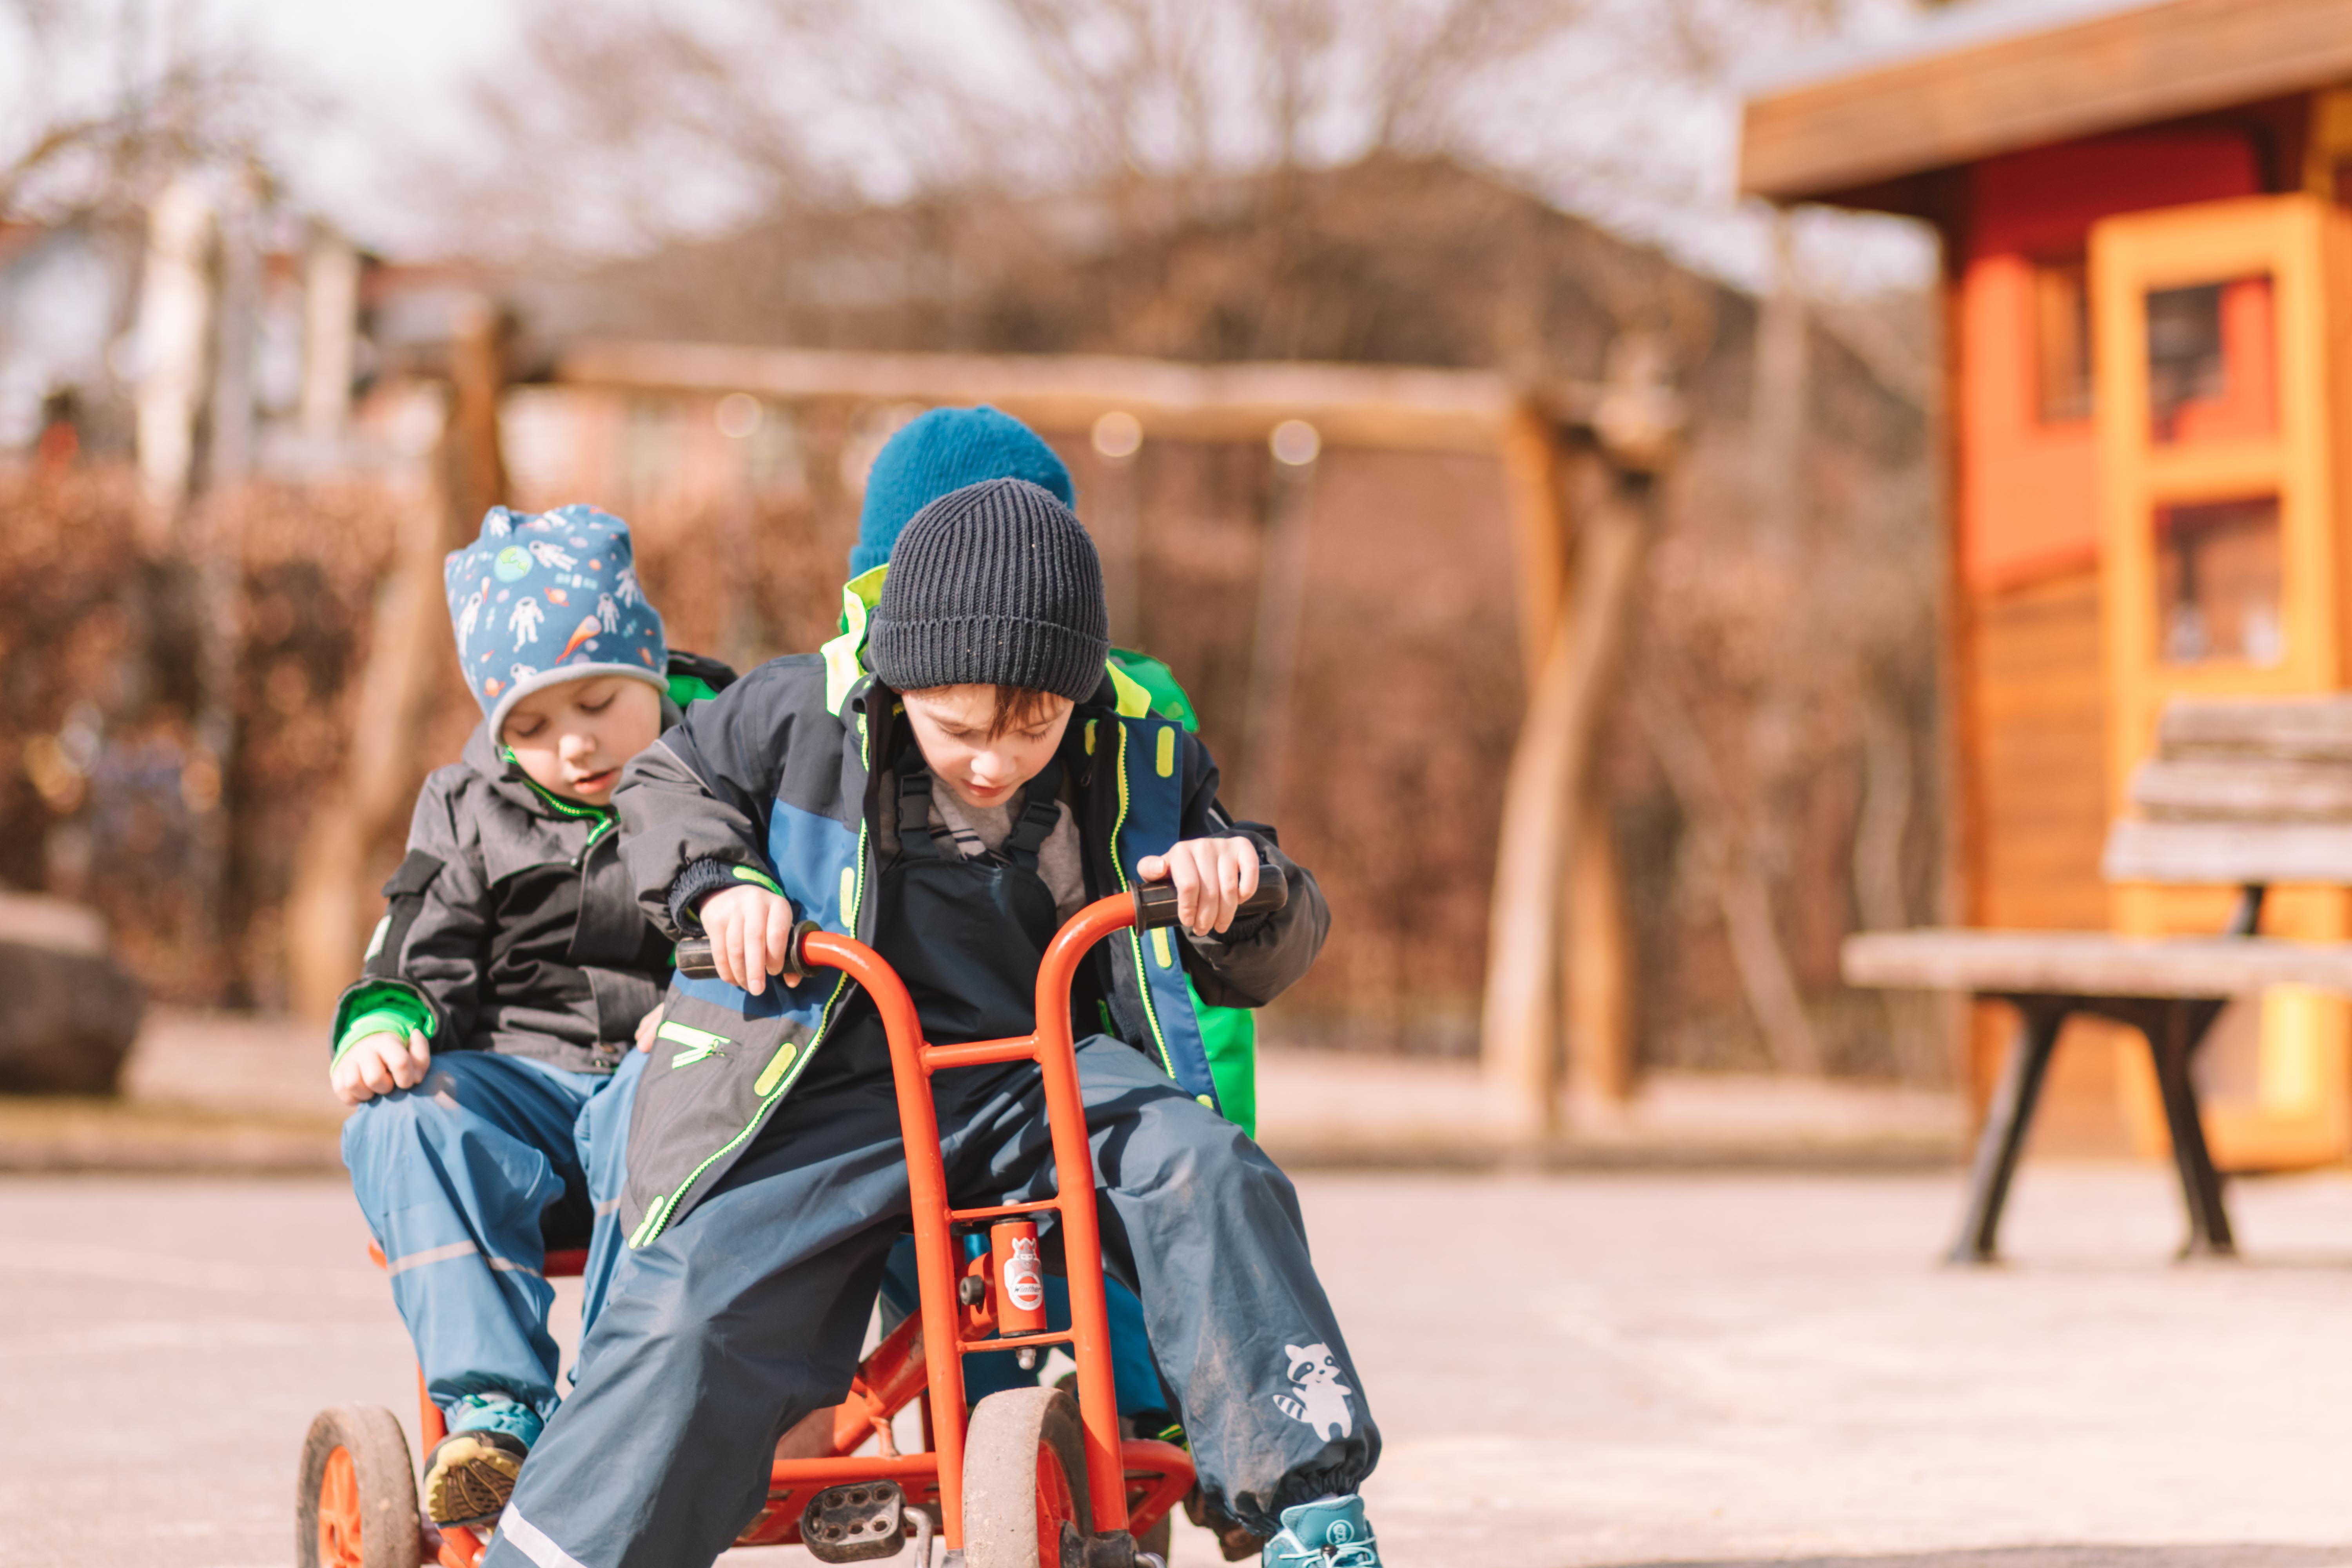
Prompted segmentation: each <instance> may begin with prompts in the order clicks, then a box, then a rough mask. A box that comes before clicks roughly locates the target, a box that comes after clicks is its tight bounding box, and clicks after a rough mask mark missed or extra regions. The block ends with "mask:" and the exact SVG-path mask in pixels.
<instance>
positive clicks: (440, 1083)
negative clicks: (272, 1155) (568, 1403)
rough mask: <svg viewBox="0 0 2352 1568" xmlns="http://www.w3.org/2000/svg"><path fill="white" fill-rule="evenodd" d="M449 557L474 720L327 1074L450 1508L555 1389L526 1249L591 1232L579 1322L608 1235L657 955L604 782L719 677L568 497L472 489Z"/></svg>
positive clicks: (464, 1498)
mask: <svg viewBox="0 0 2352 1568" xmlns="http://www.w3.org/2000/svg"><path fill="white" fill-rule="evenodd" d="M446 583H447V587H448V595H449V611H450V616H451V618H452V621H453V622H454V625H455V629H456V632H457V653H458V657H459V658H460V660H461V661H462V662H463V665H464V668H465V672H466V683H467V687H468V688H469V689H471V690H472V691H473V693H474V695H475V697H476V699H477V700H478V701H479V702H480V703H481V706H482V713H483V722H482V724H481V725H480V726H479V727H478V729H476V730H475V731H474V733H473V735H472V737H471V738H470V739H469V740H468V741H467V743H466V749H465V752H464V758H463V760H462V761H461V762H459V763H457V764H455V765H454V766H450V767H445V768H442V769H440V770H438V771H437V772H436V773H434V774H433V775H432V776H431V777H430V778H428V779H427V780H426V781H425V789H424V793H423V794H422V795H420V796H419V797H418V799H417V803H416V814H415V819H414V821H413V823H412V825H411V826H410V829H409V838H408V856H407V858H406V859H404V860H403V861H402V862H401V865H400V869H399V870H398V871H397V872H395V873H394V876H393V879H392V880H391V881H389V882H387V883H386V884H385V885H384V889H383V890H384V895H385V897H386V898H387V899H388V900H390V907H389V909H388V910H387V911H386V913H385V915H384V917H383V921H382V923H381V924H379V925H378V926H377V928H376V932H375V937H374V940H373V942H371V943H370V945H369V948H368V953H367V959H366V964H365V970H364V973H362V977H361V978H360V980H359V981H358V982H356V983H355V984H352V986H351V988H350V989H349V990H347V991H345V992H344V994H343V995H342V998H341V1002H340V1003H339V1004H338V1005H337V1007H336V1016H335V1027H334V1042H335V1051H334V1058H333V1064H332V1066H331V1068H330V1069H329V1081H330V1082H331V1085H332V1087H333V1089H334V1090H335V1093H336V1095H337V1096H338V1097H339V1098H340V1099H341V1100H342V1101H343V1102H344V1103H345V1104H347V1105H353V1106H356V1107H358V1110H357V1111H356V1112H355V1113H354V1114H353V1115H352V1118H351V1119H350V1120H349V1121H347V1122H345V1124H344V1127H343V1160H344V1163H346V1164H347V1165H349V1166H350V1168H351V1173H352V1186H353V1188H354V1190H355V1191H356V1193H357V1194H358V1196H359V1202H360V1207H361V1208H362V1210H363V1211H364V1212H365V1214H366V1215H367V1221H368V1227H369V1229H370V1230H371V1231H373V1233H374V1235H375V1238H376V1240H377V1242H378V1244H379V1245H380V1246H381V1247H383V1253H384V1257H385V1259H386V1267H387V1268H388V1269H389V1271H390V1273H391V1275H392V1289H393V1299H394V1301H395V1302H396V1303H397V1304H398V1306H399V1308H400V1313H401V1316H402V1318H403V1319H404V1321H406V1323H407V1325H408V1331H409V1335H410V1337H411V1338H412V1339H413V1340H414V1341H415V1345H416V1354H417V1360H418V1362H419V1363H420V1364H421V1366H422V1368H423V1371H424V1374H425V1384H426V1387H427V1389H428V1391H429V1392H430V1394H431V1395H432V1397H433V1399H434V1401H435V1403H436V1404H437V1405H440V1406H441V1407H442V1409H443V1411H444V1412H445V1413H446V1416H447V1419H448V1424H449V1435H448V1436H446V1438H445V1439H443V1441H442V1442H441V1443H440V1444H438V1445H437V1446H436V1447H435V1448H434V1450H433V1452H432V1454H431V1455H430V1456H428V1458H427V1460H426V1465H425V1490H426V1499H425V1501H426V1509H427V1511H428V1512H429V1513H430V1514H431V1516H432V1518H433V1519H434V1521H436V1523H439V1524H448V1525H457V1524H470V1523H478V1522H482V1521H488V1520H491V1519H494V1518H496V1517H497V1515H498V1513H499V1510H500V1509H502V1508H504V1507H505V1506H506V1500H507V1494H508V1492H509V1491H510V1490H511V1489H512V1488H513V1485H514V1476H515V1473H516V1471H517V1470H518V1469H519V1468H520V1465H521V1462H522V1458H523V1456H524V1455H525V1454H526V1453H528V1452H529V1451H530V1445H531V1444H532V1443H533V1442H534V1441H536V1440H537V1438H538V1436H539V1432H540V1428H541V1426H542V1425H543V1424H544V1422H545V1420H546V1418H547V1417H548V1416H549V1415H551V1414H552V1413H553V1412H554V1409H555V1405H556V1390H555V1373H556V1347H555V1342H554V1341H553V1339H552V1338H551V1337H550V1335H549V1333H548V1327H547V1317H548V1308H549V1306H550V1304H551V1301H552V1300H553V1295H554V1292H553V1290H552V1289H551V1287H550V1286H549V1285H548V1283H547V1281H546V1279H544V1278H543V1274H542V1270H543V1266H544V1262H545V1254H546V1250H547V1248H548V1247H551V1246H555V1247H577V1246H580V1245H581V1244H582V1243H583V1242H587V1243H589V1244H590V1261H589V1267H588V1270H587V1274H588V1279H587V1285H588V1291H587V1298H586V1300H585V1302H584V1303H583V1319H587V1318H593V1315H594V1313H595V1311H596V1310H597V1308H598V1306H599V1305H600V1303H601V1301H602V1298H603V1293H604V1290H603V1287H604V1280H605V1279H606V1278H607V1277H608V1276H609V1274H610V1271H611V1265H612V1260H613V1258H614V1255H615V1249H616V1247H617V1237H615V1236H614V1234H613V1222H612V1217H611V1215H612V1211H613V1208H614V1204H615V1203H616V1202H617V1200H618V1197H619V1194H620V1184H621V1152H622V1147H623V1144H624V1142H625V1136H626V1132H627V1127H628V1107H629V1100H630V1097H631V1093H632V1091H633V1089H634V1088H635V1079H636V1071H637V1068H639V1066H640V1065H641V1064H642V1062H643V1060H644V1058H643V1057H642V1056H641V1055H639V1054H638V1053H636V1052H633V1051H631V1050H630V1049H629V1046H630V1044H631V1042H632V1041H633V1040H634V1039H636V1038H637V1037H639V1036H640V1035H641V1034H646V1035H649V1034H650V1030H651V1027H652V1026H654V1025H655V1023H656V1015H655V1009H656V1006H657V1005H658V1004H659V1002H660V999H661V992H662V988H663V987H664V986H665V985H666V984H667V983H668V980H669V969H670V963H669V945H668V943H667V942H664V941H663V940H662V938H661V936H660V934H659V933H658V932H656V931H655V930H654V929H653V927H652V926H651V925H649V924H648V923H647V922H646V920H645V917H644V916H643V915H642V914H641V913H640V912H639V910H638V909H637V906H636V902H635V895H634V889H632V887H631V885H630V882H629V879H628V878H627V876H626V874H625V872H624V871H623V869H622V867H621V863H620V858H619V856H618V854H617V853H616V852H615V850H616V845H615V839H616V838H617V837H618V836H617V834H616V833H615V832H614V815H613V811H612V806H611V802H612V798H613V789H614V785H615V784H618V783H619V782H620V777H621V768H622V765H623V764H624V763H627V762H628V761H629V759H630V758H632V757H634V756H635V755H636V754H637V753H638V752H642V751H644V750H645V749H646V747H647V746H649V745H651V744H652V743H653V742H654V741H655V740H656V738H657V737H658V736H659V735H660V733H661V731H663V730H664V729H665V728H666V727H667V726H668V725H670V724H672V723H675V722H676V721H677V719H678V717H679V708H678V701H679V700H686V699H688V698H690V697H693V696H708V695H709V693H710V691H711V690H713V689H715V688H717V687H719V686H722V685H724V684H726V681H727V679H729V674H728V672H727V671H726V669H725V668H724V667H723V666H719V665H716V664H713V663H711V662H710V661H708V660H699V659H696V658H694V656H692V655H676V656H673V655H672V654H670V653H669V651H668V650H667V647H666V646H665V643H664V638H663V634H662V622H661V616H659V615H657V614H656V612H655V610H654V608H653V606H652V605H649V604H647V603H646V599H645V596H644V595H643V593H642V592H641V591H640V590H639V588H638V586H637V582H636V575H635V569H634V565H633V556H632V552H631V549H630V540H629V531H628V525H627V524H626V523H624V522H623V521H621V520H620V519H618V518H615V517H611V516H608V515H606V514H605V513H604V512H601V511H598V510H594V509H593V508H591V507H585V506H567V507H562V508H560V509H558V510H554V511H551V512H547V513H544V514H541V515H538V516H532V515H530V514H525V513H517V512H512V511H509V510H506V509H505V508H503V507H497V508H493V509H492V510H490V512H489V515H488V517H487V518H485V519H484V520H483V523H482V532H481V537H480V539H479V540H478V541H477V542H475V543H474V544H473V545H472V546H470V547H468V548H467V549H464V550H460V551H457V552H454V553H453V554H451V555H450V557H449V559H448V563H447V567H446ZM673 691H676V692H677V694H678V698H677V700H673V695H672V693H673ZM641 1043H642V1042H641Z"/></svg>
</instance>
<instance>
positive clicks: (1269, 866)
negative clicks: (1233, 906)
mask: <svg viewBox="0 0 2352 1568" xmlns="http://www.w3.org/2000/svg"><path fill="white" fill-rule="evenodd" d="M1288 902H1290V884H1289V883H1288V882H1287V881H1286V880H1284V879H1283V875H1282V868H1281V867H1279V866H1277V865H1276V864H1275V863H1274V862H1273V861H1271V860H1261V861H1259V862H1258V863H1257V891H1256V892H1255V893H1252V894H1251V895H1250V896H1249V897H1248V898H1246V899H1244V900H1242V905H1241V908H1239V909H1237V910H1234V919H1235V920H1241V919H1243V918H1244V916H1248V915H1270V914H1272V913H1274V911H1275V910H1278V909H1280V908H1282V906H1283V905H1285V904H1286V903H1288ZM1175 923H1176V884H1175V883H1173V882H1139V883H1137V884H1136V888H1135V926H1136V929H1137V930H1138V931H1150V930H1151V929H1152V928H1153V927H1155V926H1172V925H1174V924H1175Z"/></svg>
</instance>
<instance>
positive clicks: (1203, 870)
mask: <svg viewBox="0 0 2352 1568" xmlns="http://www.w3.org/2000/svg"><path fill="white" fill-rule="evenodd" d="M1135 868H1136V870H1137V871H1139V872H1140V873H1141V874H1142V876H1143V879H1144V880H1145V881H1147V882H1159V881H1171V882H1174V883H1175V884H1176V919H1177V922H1178V923H1179V924H1181V926H1183V928H1184V929H1185V930H1186V931H1191V932H1192V934H1193V935H1194V936H1214V935H1216V934H1217V933H1219V932H1221V931H1223V930H1225V928H1226V927H1228V926H1230V925H1232V924H1233V923H1234V910H1238V909H1240V908H1241V907H1242V900H1244V899H1246V898H1248V897H1249V896H1250V895H1251V894H1252V893H1255V892H1256V891H1257V845H1256V844H1255V843H1254V842H1253V841H1251V840H1250V839H1247V838H1187V839H1183V840H1181V842H1179V843H1175V844H1171V845H1170V846H1169V847H1168V853H1167V854H1165V855H1146V856H1145V857H1144V858H1142V859H1141V860H1139V861H1137V862H1136V866H1135Z"/></svg>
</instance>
